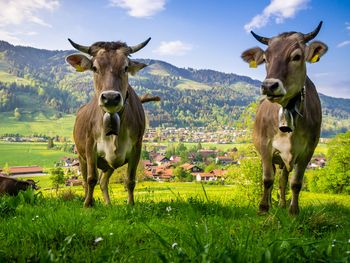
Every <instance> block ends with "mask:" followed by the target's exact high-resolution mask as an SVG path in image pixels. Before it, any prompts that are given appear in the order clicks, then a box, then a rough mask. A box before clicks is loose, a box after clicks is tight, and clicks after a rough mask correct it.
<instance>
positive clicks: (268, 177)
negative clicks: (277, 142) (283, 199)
mask: <svg viewBox="0 0 350 263" xmlns="http://www.w3.org/2000/svg"><path fill="white" fill-rule="evenodd" d="M262 165H263V182H264V192H263V195H262V198H261V201H260V205H259V213H261V214H263V213H266V212H268V211H269V208H270V207H271V191H272V188H273V181H274V179H275V172H274V167H273V165H272V161H271V160H266V159H265V160H262Z"/></svg>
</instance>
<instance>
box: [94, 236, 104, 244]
mask: <svg viewBox="0 0 350 263" xmlns="http://www.w3.org/2000/svg"><path fill="white" fill-rule="evenodd" d="M102 240H103V238H102V237H97V238H96V239H95V244H98V243H100V242H101V241H102Z"/></svg>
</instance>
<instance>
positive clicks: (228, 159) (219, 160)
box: [215, 156, 237, 165]
mask: <svg viewBox="0 0 350 263" xmlns="http://www.w3.org/2000/svg"><path fill="white" fill-rule="evenodd" d="M215 163H216V164H222V165H227V164H237V162H236V161H235V160H233V159H232V158H231V157H228V156H218V157H216V158H215Z"/></svg>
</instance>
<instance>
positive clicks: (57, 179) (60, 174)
mask: <svg viewBox="0 0 350 263" xmlns="http://www.w3.org/2000/svg"><path fill="white" fill-rule="evenodd" d="M49 175H50V180H51V183H52V187H53V188H55V189H56V194H57V192H58V188H59V187H60V185H62V184H64V183H65V181H66V178H65V177H64V171H63V169H62V168H61V167H57V168H52V169H50V171H49Z"/></svg>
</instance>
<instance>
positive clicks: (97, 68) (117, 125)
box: [66, 38, 150, 207]
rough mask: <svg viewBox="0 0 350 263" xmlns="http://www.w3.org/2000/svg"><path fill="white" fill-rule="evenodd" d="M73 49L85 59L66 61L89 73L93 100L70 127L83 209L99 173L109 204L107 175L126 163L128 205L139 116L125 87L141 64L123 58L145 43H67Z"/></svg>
mask: <svg viewBox="0 0 350 263" xmlns="http://www.w3.org/2000/svg"><path fill="white" fill-rule="evenodd" d="M68 40H69V41H70V43H71V44H72V45H73V47H74V48H76V49H77V50H79V51H81V52H83V53H87V54H89V55H90V56H91V58H90V57H87V56H85V55H83V54H72V55H70V56H68V57H67V58H66V60H67V62H68V63H69V64H71V65H72V66H73V67H74V68H75V69H76V70H77V71H80V72H82V71H86V70H91V71H93V78H94V86H95V91H96V93H95V96H94V97H93V99H92V100H91V101H90V102H89V103H88V104H86V105H84V106H83V107H81V108H80V109H79V111H78V113H77V118H76V121H75V126H74V140H75V143H76V147H77V151H78V156H79V161H80V165H81V172H82V175H83V179H84V185H85V201H84V206H85V207H90V206H92V204H93V191H94V188H95V185H96V183H97V180H98V171H97V168H99V169H101V170H102V173H101V176H100V187H101V190H102V192H103V197H104V199H105V201H106V203H107V204H110V198H109V193H108V181H109V177H110V176H111V174H112V173H113V171H114V170H115V169H116V168H118V167H120V166H122V165H124V164H126V163H128V171H127V174H128V176H127V177H128V178H127V184H126V185H127V188H128V194H129V196H128V203H129V204H134V194H133V192H134V188H135V174H136V168H137V165H138V162H139V159H140V153H141V147H142V136H143V134H144V130H145V114H144V110H143V107H142V103H141V100H142V102H147V101H148V100H147V98H143V99H144V100H143V99H142V98H139V97H138V96H137V95H136V93H135V91H134V90H133V88H132V87H131V86H130V85H129V82H128V74H129V73H130V74H132V75H134V74H135V73H136V72H137V71H139V70H140V69H142V68H144V67H146V65H145V64H143V63H139V62H137V61H133V60H131V59H130V58H129V55H130V54H132V53H134V52H137V51H138V50H140V49H142V48H143V47H144V46H146V45H147V43H148V42H149V41H150V38H149V39H147V40H146V41H145V42H143V43H141V44H139V45H137V46H133V47H129V46H127V45H126V44H125V43H122V42H96V43H94V44H93V45H91V46H82V45H79V44H76V43H74V42H73V41H71V40H70V39H68Z"/></svg>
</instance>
